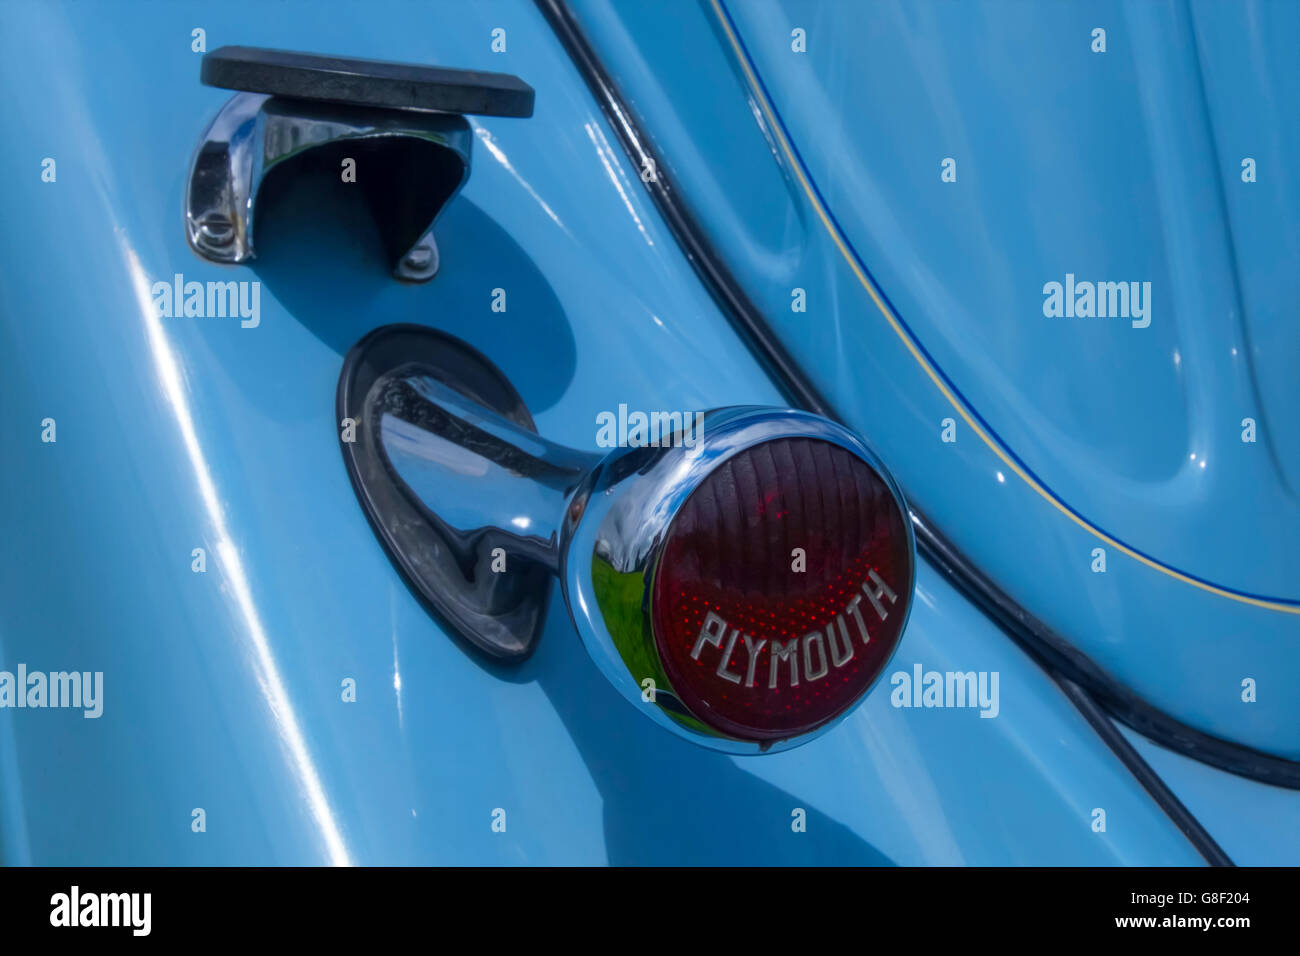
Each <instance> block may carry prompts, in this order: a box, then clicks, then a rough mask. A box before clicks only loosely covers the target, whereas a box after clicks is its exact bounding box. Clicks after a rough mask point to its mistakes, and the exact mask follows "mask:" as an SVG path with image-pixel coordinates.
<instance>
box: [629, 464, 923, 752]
mask: <svg viewBox="0 0 1300 956" xmlns="http://www.w3.org/2000/svg"><path fill="white" fill-rule="evenodd" d="M911 574H912V569H911V555H910V552H909V550H908V538H907V527H906V522H905V520H904V516H903V513H902V511H901V509H899V508H898V507H897V505H896V504H895V501H894V497H893V495H892V493H891V491H890V489H889V487H888V486H887V485H886V484H885V482H884V480H883V479H882V478H881V477H880V476H879V475H878V474H877V473H876V472H875V471H874V470H873V469H872V468H871V466H870V465H868V464H867V463H866V462H865V461H864V460H862V459H861V458H859V457H858V456H857V455H855V454H854V453H853V452H851V451H849V450H848V449H847V448H844V447H843V446H841V445H836V444H832V443H831V442H827V441H825V440H822V439H816V438H778V439H774V440H772V441H767V442H762V443H760V444H757V445H754V446H752V447H750V448H747V449H745V450H744V451H741V452H738V453H737V454H735V455H733V456H732V457H731V458H729V459H727V460H726V461H724V462H722V463H721V464H719V465H718V466H717V467H716V468H715V469H714V470H713V471H711V472H710V473H709V474H708V475H707V476H706V477H705V478H704V480H703V481H702V482H700V484H699V486H698V487H697V488H696V489H695V490H694V491H693V492H691V495H690V497H689V498H687V500H686V502H685V503H684V504H683V505H682V508H681V510H680V511H679V512H678V513H677V515H676V517H674V518H673V520H672V522H671V523H670V525H669V526H668V533H667V536H666V537H665V539H664V547H663V551H662V554H661V556H660V558H659V561H658V564H657V567H656V569H655V574H654V580H653V582H652V587H651V624H652V629H653V632H654V637H655V650H656V652H657V653H658V655H659V659H660V660H661V662H662V663H663V667H664V672H665V675H666V676H667V678H668V681H669V684H670V685H671V687H672V689H673V690H674V691H675V692H676V693H677V695H678V696H679V697H680V698H681V700H682V703H683V704H684V705H685V706H686V707H687V709H689V710H690V711H691V712H692V713H694V714H696V715H697V716H698V717H700V719H701V720H703V721H705V722H706V723H707V724H709V725H710V726H711V727H713V728H715V729H716V730H718V731H721V732H724V733H727V734H729V735H731V736H734V737H737V738H741V739H746V740H781V739H784V738H788V737H794V736H797V735H799V734H804V733H808V732H809V731H811V730H814V729H816V728H817V727H819V726H821V725H822V724H824V723H826V722H827V721H828V720H832V719H834V718H835V717H836V716H838V715H839V714H842V713H843V712H844V711H845V710H847V709H848V708H849V707H851V706H852V705H853V704H854V703H855V702H857V700H858V699H859V698H860V697H861V696H862V694H863V692H864V691H865V690H866V689H867V688H868V687H869V686H870V685H871V683H872V681H873V680H874V679H875V677H876V675H877V674H879V673H880V670H881V668H882V667H883V666H884V664H885V662H886V661H887V660H888V659H889V656H890V654H891V653H892V652H893V650H894V646H895V645H896V644H897V643H898V638H899V634H900V633H901V631H902V624H903V619H904V617H905V615H906V612H907V601H908V599H909V598H910V594H909V587H908V585H909V584H910V582H911ZM900 592H902V593H901V594H900Z"/></svg>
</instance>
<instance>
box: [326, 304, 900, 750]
mask: <svg viewBox="0 0 1300 956" xmlns="http://www.w3.org/2000/svg"><path fill="white" fill-rule="evenodd" d="M338 411H339V418H340V421H341V422H342V423H344V426H345V428H344V432H343V435H342V436H341V442H342V448H343V454H344V460H345V462H346V463H347V466H348V472H349V475H350V477H351V479H352V483H353V486H354V488H355V489H356V491H357V495H358V499H359V500H360V502H361V504H362V506H363V508H364V510H365V512H366V514H367V516H368V517H369V519H370V521H371V524H372V525H373V526H374V528H375V531H376V533H377V535H378V536H379V539H380V541H381V542H383V544H384V546H385V548H387V550H388V551H389V554H390V556H391V557H392V558H393V561H394V564H395V565H396V566H397V568H398V569H399V570H400V571H401V573H402V574H403V575H404V576H405V577H406V578H407V580H408V582H409V583H410V585H411V587H412V588H413V590H415V592H416V593H417V594H418V595H419V596H420V597H421V598H422V599H423V600H424V601H425V602H426V603H427V604H428V605H429V607H430V608H431V609H432V610H433V611H434V613H435V614H436V615H437V616H438V617H439V618H440V619H441V620H442V621H443V623H444V624H445V625H447V626H448V627H449V629H450V630H452V631H454V632H455V633H457V634H459V635H460V636H461V637H463V638H465V639H466V640H467V641H469V642H470V643H471V644H473V645H474V646H475V647H476V648H478V649H479V650H480V651H483V652H485V653H487V654H490V655H492V656H494V657H497V658H499V659H502V660H506V661H510V660H521V659H523V658H524V657H526V656H527V655H528V654H529V653H531V651H532V650H533V648H534V646H535V644H536V641H537V639H538V637H539V635H540V634H541V631H542V626H543V622H544V621H545V619H546V603H547V599H548V596H549V594H550V591H551V587H550V580H551V577H552V575H556V574H558V575H559V577H560V581H561V586H562V592H563V595H564V599H565V602H566V603H567V605H568V608H569V613H570V616H571V617H572V619H573V622H574V625H575V626H576V628H577V630H578V633H579V635H580V636H581V638H582V641H583V643H584V645H585V647H586V649H587V651H588V652H589V653H590V654H591V656H592V658H593V659H594V660H595V662H596V664H597V666H598V667H599V668H600V669H601V671H602V672H603V673H604V675H605V676H606V677H607V678H608V679H609V680H610V682H611V683H612V684H613V685H614V687H615V688H617V690H618V691H619V692H620V693H621V694H622V695H623V696H624V697H625V698H626V699H627V700H628V701H630V702H631V703H632V704H633V705H635V706H636V707H638V708H639V709H641V710H642V711H643V712H644V713H645V714H646V715H647V716H649V717H650V718H651V719H652V720H654V721H655V722H656V723H658V724H659V725H660V726H662V727H664V728H666V729H668V730H670V731H672V732H673V733H675V734H677V735H679V736H682V737H685V738H687V739H690V740H692V741H694V742H696V743H699V744H701V745H703V746H706V747H710V748H713V749H716V750H723V751H727V752H730V753H765V752H771V751H774V750H782V749H787V748H789V747H793V746H796V745H798V744H800V743H803V742H805V741H807V740H809V739H812V738H813V737H814V736H816V735H817V734H819V733H822V732H824V731H826V730H827V729H828V728H830V727H831V726H832V725H833V724H834V723H835V722H836V721H837V720H839V719H840V718H842V717H843V716H845V715H846V714H847V713H848V712H849V711H850V710H851V709H852V708H853V707H854V705H856V704H857V703H858V702H859V701H861V700H862V698H863V696H864V695H865V694H866V693H867V691H868V690H869V689H870V688H871V686H872V684H873V683H874V682H875V680H876V679H877V678H878V677H879V676H880V674H881V673H882V671H883V670H884V668H885V667H886V665H887V664H888V662H889V659H890V656H891V655H892V654H893V652H894V649H895V648H896V647H897V645H898V641H899V639H900V637H901V636H902V633H903V628H904V626H905V625H906V622H907V617H908V612H909V610H910V606H911V600H912V590H913V582H914V575H915V545H914V542H913V538H912V530H911V523H910V521H909V520H908V517H907V511H906V508H905V506H904V504H903V499H902V496H901V494H900V492H899V490H898V488H897V486H896V485H895V484H894V482H893V480H892V479H891V478H890V476H889V474H888V473H887V472H886V470H885V468H884V467H883V466H882V465H881V464H880V462H879V461H878V460H877V459H876V457H875V456H874V454H873V453H872V452H871V451H870V449H868V448H867V447H866V445H865V444H864V443H863V442H862V440H861V439H859V438H858V437H857V436H856V435H854V434H853V433H852V432H850V431H849V430H848V429H846V428H844V427H842V426H840V425H837V424H835V423H834V422H831V421H828V420H826V419H824V418H820V417H818V416H816V415H811V414H808V413H805V412H799V411H792V410H788V409H774V408H754V407H742V408H723V409H717V410H714V411H711V412H707V413H702V414H700V415H698V416H681V417H679V419H678V422H680V424H677V423H675V422H674V423H672V424H674V426H675V427H676V430H675V431H672V430H670V431H669V432H668V433H665V434H661V435H660V436H658V438H657V439H656V440H657V444H654V445H649V446H644V445H643V446H642V447H626V448H619V449H616V450H614V451H612V452H611V453H609V454H608V455H605V456H598V455H594V454H589V453H586V452H582V451H577V450H574V449H571V448H566V447H564V446H562V445H558V444H556V443H554V442H549V441H547V440H546V439H544V438H542V437H541V436H539V435H537V434H536V432H535V431H534V430H533V427H532V420H531V418H530V417H529V416H528V413H527V410H526V409H525V408H524V407H523V404H522V402H521V401H520V400H519V396H518V395H517V393H515V391H514V389H513V388H512V387H511V386H510V383H509V382H508V381H507V380H506V379H505V378H504V376H502V375H501V373H500V372H499V371H498V370H497V369H496V368H495V367H494V366H492V365H491V363H490V362H488V361H487V360H486V359H484V358H483V357H482V356H481V355H478V353H476V352H474V351H473V350H472V349H470V348H469V347H468V346H467V345H465V343H463V342H459V341H458V340H455V339H452V338H451V337H450V336H446V335H444V334H442V333H438V332H434V331H433V330H431V329H426V328H422V327H418V326H388V327H385V328H384V329H379V330H376V331H375V332H373V333H371V334H370V335H368V336H367V337H366V338H365V339H363V340H362V341H361V342H360V343H358V345H357V346H356V347H355V348H354V349H353V351H352V352H351V353H350V354H349V356H348V359H347V361H346V362H345V365H344V370H343V375H342V377H341V379H340V383H339V393H338ZM670 422H671V419H670ZM348 423H352V424H351V427H350V429H349V428H348ZM349 434H350V436H351V437H349Z"/></svg>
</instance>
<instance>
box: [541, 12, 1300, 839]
mask: <svg viewBox="0 0 1300 956" xmlns="http://www.w3.org/2000/svg"><path fill="white" fill-rule="evenodd" d="M536 3H537V6H538V9H539V10H540V11H541V13H542V15H543V16H544V17H545V18H546V20H547V22H548V23H549V24H550V26H551V29H552V30H553V31H554V32H555V35H556V37H557V38H558V39H559V40H560V43H561V44H562V45H563V46H564V48H565V50H566V51H567V52H568V54H569V56H570V58H571V59H572V60H573V62H574V65H575V66H576V67H577V68H578V71H579V73H580V74H581V75H582V77H583V79H584V80H585V81H586V83H587V86H588V88H589V89H590V90H591V93H592V95H593V97H594V98H595V99H596V102H597V103H598V104H599V105H600V108H601V111H602V112H603V113H604V114H605V117H606V119H607V120H608V121H609V123H610V125H611V126H612V127H613V130H614V133H615V135H616V136H617V137H618V139H619V142H620V143H621V145H622V146H623V149H624V150H625V151H626V152H627V154H628V156H629V158H630V159H631V160H632V162H633V163H634V164H635V165H636V166H637V167H638V168H640V169H644V168H646V162H647V161H649V162H650V163H652V164H653V166H652V168H653V169H654V170H655V177H654V178H653V179H651V180H650V181H649V182H644V185H645V187H646V189H647V190H648V191H649V193H650V196H651V198H652V199H653V200H654V203H655V205H656V206H657V207H658V209H659V212H660V214H661V215H662V216H663V217H664V220H665V221H666V223H667V224H668V227H669V228H670V229H671V230H672V232H673V235H674V236H675V238H676V239H677V241H678V243H679V244H680V245H681V248H682V251H683V252H684V253H685V254H686V257H687V258H688V259H689V260H690V262H691V265H692V266H693V267H694V268H695V270H696V272H697V273H698V274H699V276H700V279H701V281H702V282H703V283H704V285H705V287H706V288H707V289H708V290H709V292H710V294H711V295H712V296H713V298H714V300H715V301H716V302H717V303H718V306H719V308H720V309H721V310H722V312H723V314H724V315H726V316H727V317H728V319H730V320H731V323H732V325H733V327H734V328H735V329H736V331H737V333H738V334H739V335H740V337H741V339H742V340H743V341H744V342H745V344H746V345H747V346H748V347H749V348H750V349H751V351H753V352H754V353H755V355H757V356H758V357H759V358H760V360H761V361H762V363H763V365H764V366H765V368H766V370H767V371H768V372H769V374H770V375H771V376H772V378H773V381H774V382H776V384H777V385H778V387H779V388H780V389H781V391H782V392H783V394H784V395H785V397H786V399H787V401H789V402H790V403H791V404H792V405H794V406H796V407H799V408H803V409H805V410H806V411H811V412H814V413H816V414H819V415H823V416H825V417H827V418H830V419H833V420H835V421H842V420H841V419H840V417H839V416H838V415H837V414H836V413H835V411H834V409H833V408H832V407H831V404H830V402H828V401H827V400H826V398H825V397H824V396H823V395H822V394H821V393H820V392H819V391H818V389H817V388H816V386H814V385H813V384H812V382H811V381H809V380H808V378H807V376H806V375H805V374H804V373H803V370H802V369H801V368H799V366H798V364H797V363H796V362H795V360H794V358H793V357H792V356H791V355H790V353H789V352H788V351H787V350H786V348H785V346H784V345H783V344H782V342H781V341H780V339H779V338H778V337H777V336H776V334H775V333H774V332H773V331H772V328H771V326H769V325H768V323H767V321H766V320H765V319H764V318H763V316H762V314H761V313H760V312H759V310H758V308H757V307H756V306H755V305H754V303H753V301H752V300H751V299H750V298H749V296H748V295H747V294H746V292H745V291H744V289H743V288H742V287H741V285H740V283H739V282H738V281H737V280H736V278H735V277H734V276H733V275H732V274H731V271H730V269H729V268H728V267H727V265H726V263H725V262H724V261H723V260H722V258H721V257H720V256H719V255H718V254H717V253H716V252H715V251H714V249H713V247H712V244H711V242H710V241H709V239H708V237H707V236H706V235H705V233H704V231H703V230H702V229H701V228H700V226H699V225H698V223H697V222H696V220H695V218H694V216H693V214H692V212H691V211H690V208H689V205H688V203H687V202H686V201H685V200H684V199H683V198H682V197H681V195H680V193H679V192H678V190H677V189H676V187H675V186H674V185H673V183H672V181H671V177H670V176H669V175H668V172H667V170H666V169H665V167H664V164H663V163H662V162H661V161H660V157H659V155H658V154H657V152H656V151H655V149H654V148H653V146H651V145H650V141H649V138H648V137H647V136H646V135H645V134H644V133H643V131H642V130H641V128H640V126H639V124H638V120H637V118H636V117H635V115H634V114H633V113H632V111H631V109H630V108H629V107H628V105H627V104H626V103H625V101H624V100H623V98H622V95H621V93H620V92H619V90H618V89H617V87H616V86H615V85H614V82H613V80H612V78H611V77H610V75H609V73H608V72H607V71H606V70H605V68H604V65H603V64H602V63H601V62H600V60H599V59H598V58H597V56H596V54H595V51H594V50H593V49H592V47H591V44H590V43H589V42H588V40H587V38H586V36H585V35H584V34H583V32H582V29H581V27H580V26H579V25H578V23H577V20H576V19H575V18H574V16H573V13H572V12H571V11H570V10H569V8H568V4H567V3H565V2H564V0H536ZM912 519H913V525H914V527H915V531H916V538H917V546H918V548H919V549H920V550H921V552H922V554H923V555H925V557H926V558H927V559H929V560H930V561H931V562H932V563H933V564H934V565H935V566H936V567H938V568H939V569H940V570H941V571H942V572H943V573H944V574H945V576H946V577H948V579H949V580H950V581H952V583H953V584H954V585H955V586H956V587H957V588H958V589H959V590H961V591H962V593H963V594H965V595H966V596H967V597H968V598H970V599H971V600H972V601H974V603H975V604H976V605H977V606H979V607H980V608H981V609H982V610H983V611H984V612H985V613H986V614H987V615H989V616H990V617H991V618H992V619H993V620H994V621H996V622H997V623H998V624H999V625H1000V626H1001V627H1002V628H1003V630H1005V631H1006V632H1007V634H1008V635H1009V636H1010V637H1011V638H1012V640H1014V641H1015V642H1016V643H1017V644H1018V645H1019V646H1020V647H1021V648H1022V649H1024V650H1025V652H1026V653H1028V654H1029V655H1030V656H1031V657H1032V658H1033V659H1034V660H1035V661H1037V662H1038V663H1039V665H1040V666H1042V667H1043V668H1044V669H1045V670H1046V671H1047V672H1048V673H1049V674H1051V675H1052V677H1053V678H1054V679H1056V680H1057V681H1058V682H1060V681H1068V682H1069V683H1070V684H1071V685H1072V686H1075V687H1077V689H1078V690H1079V692H1080V695H1082V696H1077V695H1068V696H1071V699H1072V700H1074V701H1075V703H1076V705H1079V701H1080V700H1082V699H1084V698H1087V699H1088V700H1087V702H1088V705H1090V706H1091V707H1096V706H1097V704H1098V703H1099V704H1100V705H1101V706H1102V707H1104V708H1105V709H1106V711H1108V712H1109V713H1110V714H1111V715H1112V716H1113V717H1115V718H1116V719H1117V720H1119V721H1121V722H1122V723H1124V724H1126V725H1127V726H1129V727H1131V728H1132V729H1133V730H1135V731H1137V732H1138V733H1140V734H1142V735H1143V736H1145V737H1147V738H1149V739H1151V740H1152V741H1154V742H1155V743H1157V744H1159V745H1160V746H1162V747H1165V748H1167V749H1170V750H1173V751H1176V752H1178V753H1181V754H1185V755H1186V756H1189V757H1191V758H1193V759H1195V760H1198V761H1201V762H1202V763H1206V764H1209V765H1210V766H1213V767H1216V768H1218V769H1220V770H1224V771H1227V772H1228V773H1233V774H1236V775H1238V776H1242V777H1247V778H1249V779H1252V780H1258V781H1260V782H1263V783H1268V784H1272V785H1274V786H1279V787H1286V788H1289V789H1296V790H1300V763H1297V762H1296V761H1291V760H1287V759H1285V758H1282V757H1278V756H1275V755H1273V754H1268V753H1264V752H1263V751H1259V750H1256V749H1254V748H1252V747H1247V746H1244V745H1241V744H1236V743H1233V742H1231V741H1228V740H1224V739H1222V738H1220V737H1215V736H1212V735H1210V734H1206V733H1204V732H1202V731H1199V730H1196V729H1195V728H1193V727H1189V726H1188V725H1187V724H1184V723H1183V722H1182V721H1180V720H1178V719H1176V718H1174V717H1172V716H1170V715H1169V714H1166V713H1165V712H1164V711H1161V710H1159V709H1157V708H1155V707H1153V706H1151V705H1150V704H1148V703H1147V702H1146V701H1144V700H1142V698H1140V697H1138V696H1137V695H1136V694H1135V693H1133V692H1132V691H1131V690H1129V689H1128V688H1126V687H1124V686H1123V685H1122V684H1120V683H1119V682H1118V681H1116V680H1115V679H1114V678H1113V677H1111V676H1110V675H1109V674H1107V673H1106V672H1105V671H1104V670H1102V669H1101V668H1100V667H1099V666H1097V664H1095V663H1094V662H1093V661H1092V660H1091V659H1090V658H1089V657H1088V656H1087V655H1085V654H1084V653H1083V652H1082V651H1080V650H1078V649H1077V648H1075V647H1074V646H1073V645H1072V644H1070V643H1069V642H1068V641H1067V640H1066V639H1065V638H1063V637H1062V636H1060V635H1059V634H1057V633H1056V632H1055V631H1053V630H1052V629H1051V628H1049V627H1048V626H1047V625H1046V624H1044V623H1043V622H1042V621H1040V620H1038V619H1037V618H1036V617H1034V616H1033V615H1031V614H1030V613H1028V612H1027V611H1026V610H1025V609H1024V608H1022V607H1021V606H1020V605H1019V604H1017V603H1016V602H1015V601H1014V600H1013V599H1012V598H1011V597H1010V596H1009V595H1008V594H1007V593H1006V592H1005V591H1003V590H1002V589H1001V588H999V587H998V586H997V585H996V584H995V583H994V582H993V581H992V580H990V579H989V578H988V576H987V575H985V574H984V573H983V572H981V571H980V570H979V569H978V568H977V567H976V566H975V565H974V564H973V563H972V562H971V561H970V560H969V559H967V558H966V557H965V556H964V555H962V554H961V552H960V551H959V550H958V549H957V548H956V547H955V546H954V545H953V544H952V543H951V542H950V541H949V540H948V539H947V538H945V537H944V536H943V535H942V534H941V533H940V532H939V531H938V530H937V529H935V528H934V527H933V526H932V525H931V524H930V523H929V521H927V520H926V518H925V517H924V515H922V514H921V513H920V512H919V511H918V510H917V509H916V508H915V507H913V509H912ZM1063 686H1064V685H1063ZM1080 709H1081V711H1083V709H1084V708H1083V707H1082V706H1081V707H1080ZM1084 716H1085V717H1089V713H1088V712H1086V711H1085V712H1084ZM1089 719H1090V722H1091V718H1089ZM1094 726H1096V725H1095V724H1094ZM1110 729H1111V730H1112V731H1113V730H1114V728H1113V727H1111V728H1110ZM1098 732H1099V733H1102V735H1103V737H1104V738H1105V737H1106V735H1105V733H1103V731H1102V729H1101V728H1098ZM1119 740H1120V741H1121V742H1122V744H1123V746H1122V747H1120V748H1117V747H1115V746H1114V745H1112V750H1114V751H1115V752H1116V754H1117V756H1119V757H1120V759H1121V760H1124V762H1125V764H1126V765H1127V766H1128V767H1129V769H1130V770H1131V771H1132V772H1133V774H1134V776H1136V777H1137V778H1138V780H1139V781H1142V782H1143V785H1144V786H1146V782H1145V781H1146V778H1147V777H1148V776H1153V773H1152V771H1151V768H1150V767H1149V766H1148V765H1147V764H1146V762H1145V761H1143V760H1142V759H1141V757H1140V756H1139V755H1138V754H1137V752H1136V751H1134V750H1133V748H1132V747H1131V746H1129V745H1128V742H1127V741H1125V740H1124V739H1123V737H1122V736H1120V737H1119ZM1107 743H1108V744H1109V743H1110V740H1109V739H1108V740H1107ZM1157 779H1158V778H1157ZM1147 789H1148V792H1151V794H1152V797H1153V798H1154V799H1156V800H1157V801H1158V802H1160V803H1161V806H1162V807H1163V808H1164V809H1165V811H1166V812H1167V813H1169V815H1170V817H1171V819H1173V820H1174V822H1175V823H1177V824H1178V825H1179V826H1180V828H1183V825H1182V823H1181V822H1180V820H1181V819H1182V818H1183V817H1186V816H1189V815H1188V814H1187V810H1186V808H1185V807H1183V806H1182V804H1181V803H1179V802H1178V801H1177V799H1176V798H1174V797H1173V795H1172V793H1171V792H1169V790H1168V788H1167V787H1164V785H1163V783H1161V784H1160V786H1159V788H1158V791H1159V792H1157V791H1153V790H1152V788H1151V787H1149V786H1148V787H1147ZM1162 795H1167V797H1168V800H1165V799H1164V797H1163V796H1162ZM1193 822H1194V821H1193ZM1183 829H1184V832H1188V831H1187V829H1186V828H1183ZM1197 830H1198V831H1199V832H1200V833H1202V834H1204V830H1203V829H1201V828H1200V827H1199V825H1197ZM1189 839H1192V837H1191V835H1190V834H1189ZM1205 839H1206V840H1207V841H1208V843H1206V844H1204V845H1202V844H1200V843H1198V844H1197V849H1198V850H1200V851H1201V852H1202V855H1204V856H1205V857H1206V859H1207V860H1210V861H1211V862H1216V861H1217V860H1219V859H1226V857H1224V856H1223V851H1222V850H1221V849H1219V848H1218V847H1217V845H1215V844H1214V843H1213V840H1210V839H1209V837H1208V834H1206V835H1205ZM1193 842H1194V843H1196V842H1197V841H1196V840H1193Z"/></svg>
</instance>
